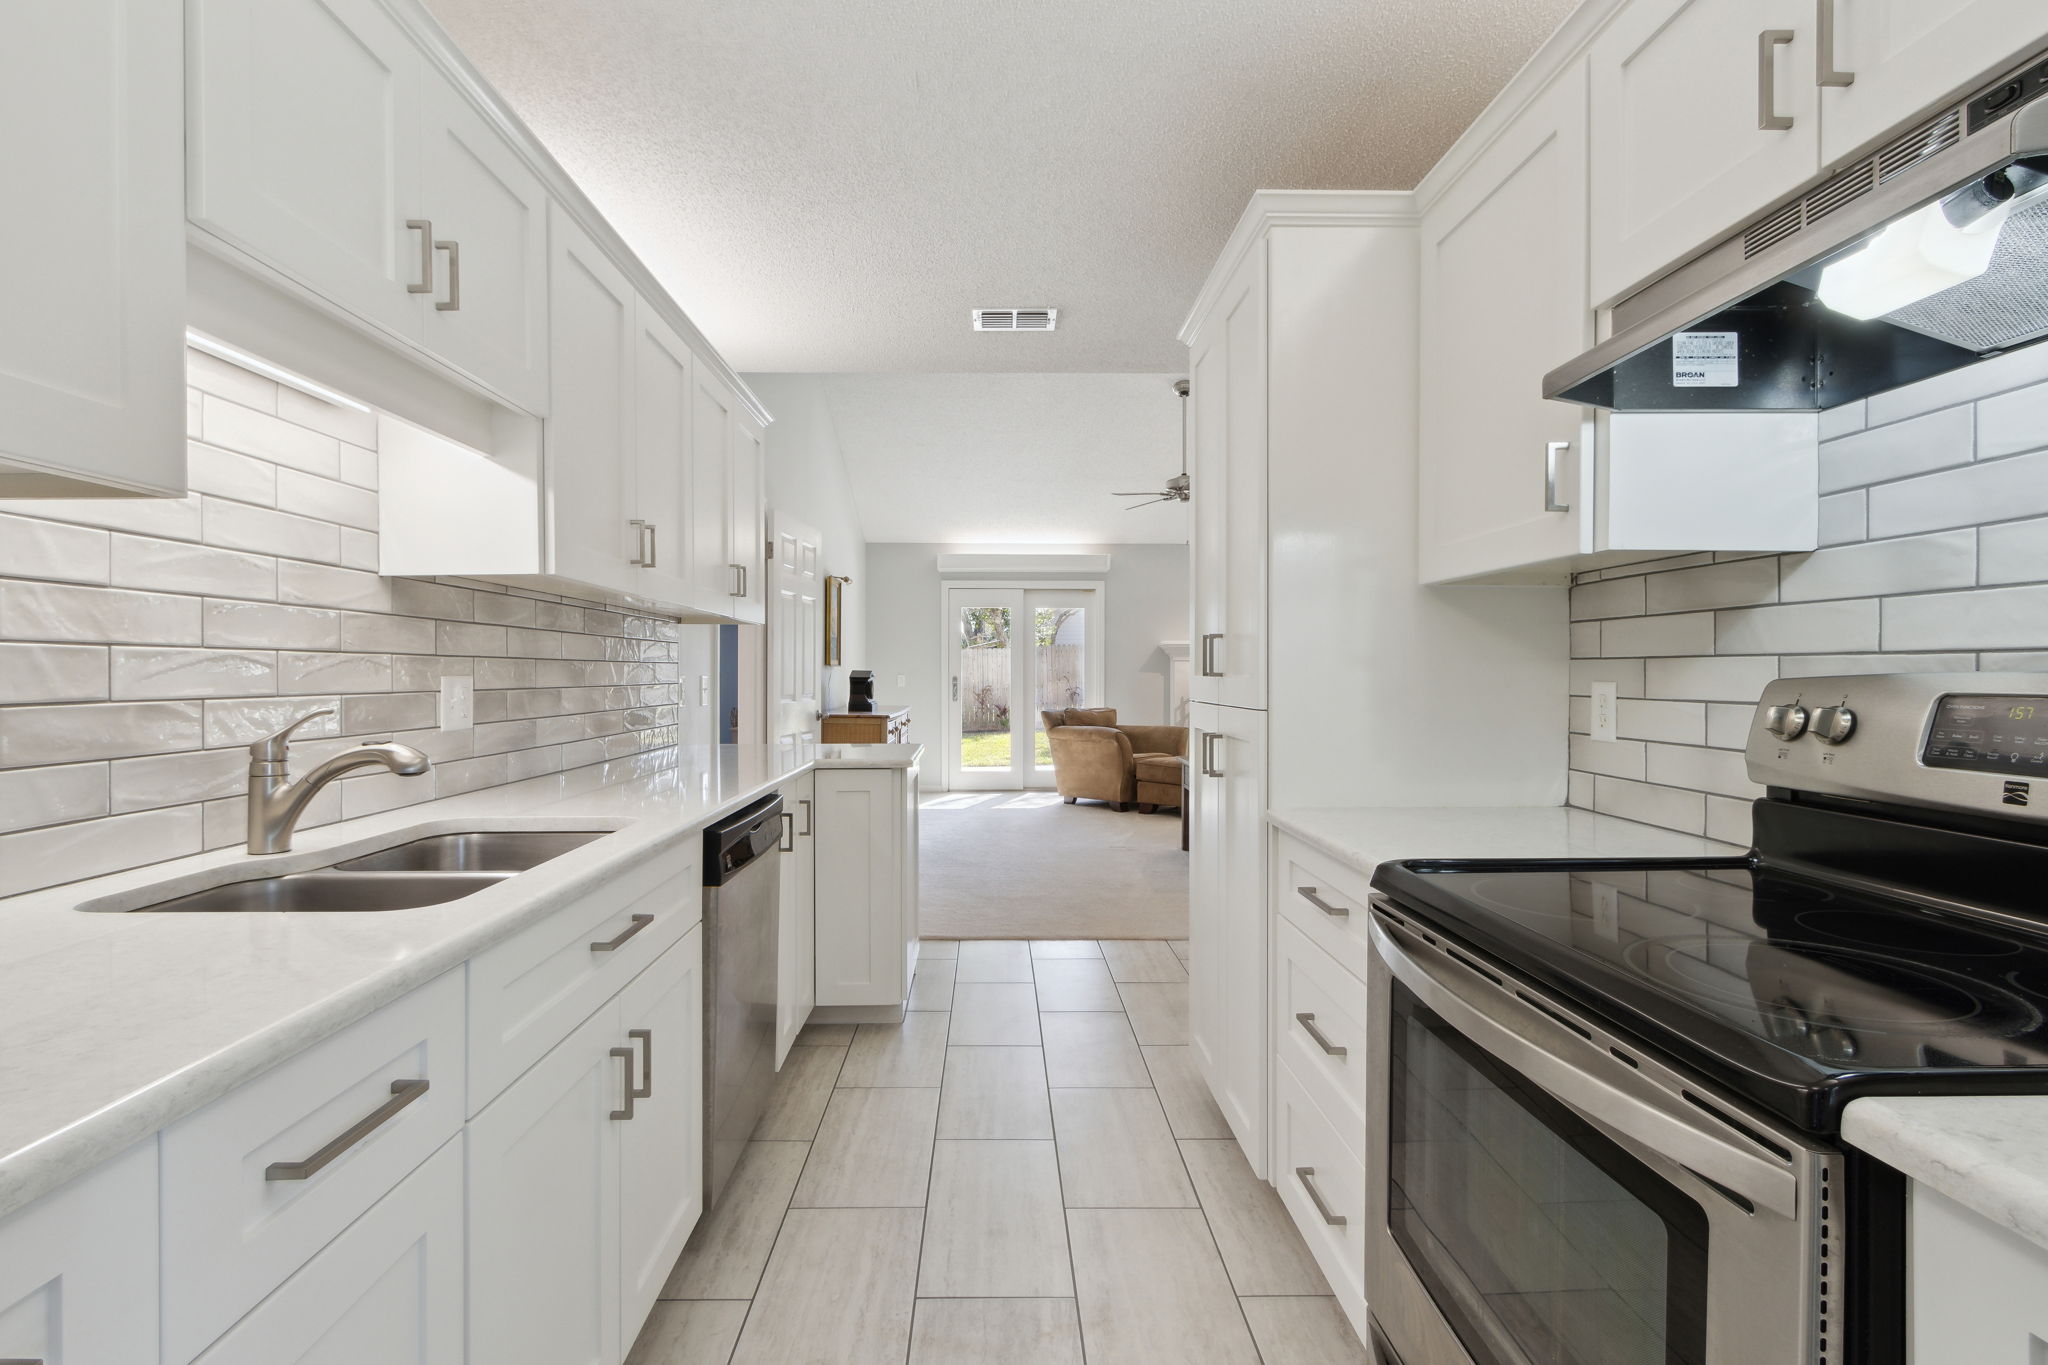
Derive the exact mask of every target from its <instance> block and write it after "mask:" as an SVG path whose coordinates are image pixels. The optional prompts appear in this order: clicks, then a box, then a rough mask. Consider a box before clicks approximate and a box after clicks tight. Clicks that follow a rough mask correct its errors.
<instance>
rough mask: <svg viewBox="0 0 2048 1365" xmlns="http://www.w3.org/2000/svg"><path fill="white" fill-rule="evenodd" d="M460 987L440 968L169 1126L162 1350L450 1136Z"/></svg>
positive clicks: (214, 1324) (209, 1336)
mask: <svg viewBox="0 0 2048 1365" xmlns="http://www.w3.org/2000/svg"><path fill="white" fill-rule="evenodd" d="M462 994H463V981H462V973H461V972H460V971H451V972H448V973H446V974H445V975H443V976H441V977H439V978H437V979H436V980H434V981H432V982H429V983H428V984H427V985H425V986H422V987H421V988H420V989H418V990H416V991H414V992H413V993H412V994H411V995H408V996H406V997H405V998H404V999H402V1000H398V1001H394V1002H393V1003H392V1004H389V1005H386V1006H385V1007H384V1008H383V1009H381V1010H379V1011H377V1012H376V1013H375V1014H373V1015H371V1016H369V1017H368V1018H367V1019H362V1020H358V1021H357V1022H356V1023H354V1024H351V1025H350V1026H349V1027H348V1028H346V1029H344V1030H343V1031H342V1032H340V1033H337V1034H335V1035H334V1036H333V1037H331V1038H328V1039H325V1040H324V1041H322V1042H319V1043H316V1044H315V1045H314V1046H312V1047H310V1048H308V1049H307V1050H306V1051H304V1052H302V1053H300V1054H299V1055H298V1056H296V1057H293V1058H291V1059H290V1060H289V1061H287V1062H285V1063H283V1064H282V1065H280V1066H277V1067H275V1068H273V1069H272V1070H270V1071H267V1072H265V1073H264V1074H263V1075H261V1076H259V1077H257V1078H256V1079H255V1080H253V1081H251V1082H249V1083H248V1084H247V1085H244V1086H242V1087H240V1088H239V1089H237V1090H235V1091H234V1092H232V1093H231V1094H228V1095H225V1096H223V1097H222V1098H220V1099H218V1100H216V1101H214V1102H213V1103H212V1104H210V1105H208V1106H207V1107H206V1108H204V1109H202V1110H200V1111H199V1112H198V1113H196V1114H193V1115H191V1116H189V1117H187V1118H185V1119H182V1120H180V1121H179V1122H178V1123H176V1124H174V1125H172V1126H171V1127H169V1128H166V1129H165V1130H164V1132H163V1139H162V1162H163V1245H164V1266H163V1333H164V1359H166V1360H169V1361H184V1360H190V1359H191V1358H192V1357H193V1356H194V1355H196V1354H197V1353H198V1352H199V1350H200V1349H201V1348H202V1347H204V1346H205V1345H206V1344H207V1343H208V1342H210V1341H212V1340H213V1339H214V1338H216V1337H218V1336H219V1335H220V1334H221V1333H222V1332H223V1331H224V1330H226V1329H227V1327H228V1326H229V1325H230V1324H232V1323H233V1322H234V1321H235V1320H236V1319H237V1318H239V1317H241V1316H242V1315H243V1314H244V1313H246V1312H248V1311H249V1309H250V1308H252V1307H253V1306H255V1304H256V1303H257V1302H258V1301H260V1300H261V1299H262V1298H263V1296H264V1295H266V1294H268V1293H269V1292H270V1291H271V1290H273V1289H275V1288H276V1287H277V1286H278V1285H279V1284H280V1283H282V1282H283V1281H284V1279H285V1278H286V1277H287V1276H289V1275H290V1274H291V1273H292V1272H293V1271H295V1270H297V1269H298V1268H299V1267H300V1266H302V1265H304V1264H305V1263H306V1262H307V1260H308V1259H309V1258H310V1257H311V1256H312V1255H313V1254H314V1253H315V1252H317V1251H319V1250H320V1248H322V1247H324V1246H326V1245H327V1244H328V1243H329V1242H331V1241H333V1240H334V1238H335V1237H336V1235H338V1234H339V1233H340V1232H341V1230H342V1229H343V1228H345V1227H347V1226H348V1225H349V1224H350V1223H353V1222H354V1221H355V1220H356V1219H357V1218H358V1217H360V1216H361V1215H362V1213H363V1212H364V1210H366V1209H368V1208H369V1207H370V1206H371V1205H372V1204H374V1203H376V1202H377V1201H378V1200H379V1199H381V1198H383V1197H384V1195H385V1194H387V1193H388V1192H389V1191H390V1190H391V1189H392V1188H393V1187H394V1186H395V1185H397V1184H398V1183H399V1181H401V1180H403V1179H404V1178H405V1177H406V1175H407V1174H409V1173H410V1172H411V1171H412V1170H414V1169H415V1168H416V1167H417V1166H419V1164H420V1163H421V1162H422V1161H424V1160H425V1159H426V1158H427V1157H428V1156H429V1155H430V1154H431V1153H432V1152H433V1151H434V1150H435V1149H436V1148H438V1147H439V1146H441V1144H443V1143H444V1142H446V1141H447V1140H448V1139H449V1138H450V1137H452V1136H454V1134H455V1133H456V1131H457V1130H458V1129H459V1128H460V1127H461V1126H462V1115H463V1110H464V1104H463V1084H464V1072H463V1036H462V1034H463V1009H462ZM420 1082H425V1083H426V1084H425V1086H424V1087H423V1088H422V1087H420ZM315 1167H317V1169H314V1168H315Z"/></svg>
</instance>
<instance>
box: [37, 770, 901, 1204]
mask: <svg viewBox="0 0 2048 1365" xmlns="http://www.w3.org/2000/svg"><path fill="white" fill-rule="evenodd" d="M922 752H923V749H922V746H920V745H915V744H896V745H886V744H861V745H799V746H788V747H781V746H771V745H719V746H716V747H694V748H681V749H676V750H663V751H656V754H654V755H640V756H638V757H637V758H635V759H629V760H622V761H619V762H614V763H608V764H599V765H595V766H592V767H588V768H578V769H574V770H572V771H570V772H566V773H557V774H551V775H549V776H546V777H536V778H532V779H529V780H527V781H524V782H517V783H513V784H511V785H509V786H503V787H493V788H490V789H488V790H485V791H477V792H468V793H465V794H463V795H460V796H452V797H447V798H444V799H441V800H436V801H427V802H421V803H419V804H417V805H411V806H405V807H401V808H399V809H396V810H389V811H385V812H382V813H380V814H377V815H370V816H364V817H362V818H361V819H356V820H346V821H342V822H339V823H337V824H332V825H323V826H320V827H319V828H316V829H310V830H302V831H300V832H299V834H298V836H297V837H296V839H295V840H294V844H293V851H292V852H290V853H285V854H277V855H273V856H270V857H266V858H262V859H260V860H259V859H252V858H251V857H249V855H248V854H246V853H244V852H243V851H242V850H241V848H240V847H239V846H237V847H232V848H225V849H218V850H215V851H214V852H211V853H204V854H198V855H195V856H193V857H189V858H181V859H178V860H176V861H174V862H167V863H157V864H153V865H151V866H149V867H141V868H134V869H131V870H129V871H126V872H119V873H115V874H112V875H110V876H104V877H95V878H92V879H90V880H87V881H80V882H73V883H71V884H69V885H66V886H57V887H50V888H48V889H45V890H41V891H34V892H30V893H28V894H26V895H21V896H13V897H9V898H6V899H0V1217H5V1216H6V1215H7V1214H9V1213H11V1212H13V1211H14V1210H16V1209H18V1208H21V1207H22V1206H23V1205H25V1204H27V1203H29V1202H30V1201H31V1200H33V1199H35V1198H36V1197H37V1196H39V1195H41V1194H44V1193H46V1192H48V1191H50V1190H53V1189H55V1188H56V1187H57V1186H59V1185H61V1184H63V1183H64V1182H65V1181H67V1180H70V1179H71V1178H73V1177H75V1176H77V1175H80V1174H82V1173H84V1172H85V1171H87V1170H90V1169H91V1168H92V1167H94V1166H96V1165H98V1164H100V1163H101V1162H103V1161H105V1160H107V1159H108V1158H110V1157H112V1156H114V1155H116V1154H118V1153H119V1152H121V1151H122V1150H124V1149H125V1148H127V1147H129V1146H131V1145H133V1144H134V1143H136V1142H139V1141H141V1140H142V1139H144V1138H147V1137H149V1136H150V1135H151V1134H153V1133H155V1132H156V1131H158V1130H159V1129H161V1128H163V1127H165V1126H166V1125H167V1124H170V1123H171V1122H173V1121H175V1120H176V1119H178V1118H180V1117H182V1116H183V1115H185V1114H189V1113H191V1112H192V1111H194V1110H196V1109H198V1108H200V1107H201V1106H202V1105H204V1104H206V1103H208V1102H209V1101H211V1100H213V1099H216V1098H218V1097H219V1096H221V1095H224V1094H226V1093H227V1092H228V1091H229V1090H232V1089H233V1088H234V1087H235V1086H237V1085H239V1084H241V1083H242V1082H243V1081H246V1080H248V1079H249V1078H250V1077H252V1076H254V1075H255V1074H257V1073H258V1072H261V1071H263V1070H265V1069H267V1068H268V1067H270V1066H273V1065H275V1064H276V1063H278V1062H280V1061H282V1060H284V1059H285V1058H287V1057H289V1056H291V1055H292V1054H294V1053H296V1052H299V1051H302V1050H303V1049H305V1048H306V1047H309V1046H310V1045H312V1044H313V1043H315V1042H318V1041H319V1040H320V1039H322V1038H325V1037H327V1036H329V1035H331V1034H333V1033H335V1032H336V1031H338V1030H339V1029H341V1028H343V1027H345V1026H346V1025H348V1024H350V1023H353V1022H354V1021H355V1020H357V1019H360V1018H362V1017H363V1016H365V1015H367V1014H369V1013H371V1012H372V1011H373V1010H375V1009H377V1008H378V1007H379V1006H381V1005H384V1004H387V1003H389V1002H390V1001H392V1000H395V999H397V998H398V997H399V996H402V995H404V994H406V993H407V992H408V991H411V990H413V989H414V988H415V987H418V986H420V985H423V984H424V983H426V982H428V981H430V980H432V979H433V978H435V977H436V976H439V975H440V974H441V973H443V972H445V971H448V970H450V969H452V968H454V967H457V966H459V965H461V964H462V963H463V962H465V961H467V960H468V959H469V958H471V957H474V956H475V955H476V954H477V953H478V952H480V951H481V950H483V949H484V948H487V947H489V946H490V945H491V944H493V943H495V942H497V941H498V940H500V939H503V938H505V937H507V936H508V935H510V934H512V933H514V932H515V931H517V930H519V929H521V928H523V927H524V926H526V925H528V924H531V923H533V922H535V921H536V920H539V919H542V918H545V917H546V916H547V915H549V914H552V913H553V912H555V911H556V910H558V909H560V908H561V907H562V906H563V905H565V904H567V903H569V902H571V901H573V900H575V899H576V898H578V897H579V896H582V895H584V894H586V893H587V892H588V891H589V890H591V889H592V888H594V887H596V886H597V885H599V884H601V883H602V882H604V881H606V880H608V879H610V878H612V877H614V876H616V875H617V874H618V873H619V872H622V871H624V870H626V869H628V868H631V867H633V866H636V865H638V864H640V863H642V862H645V861H646V860H648V859H650V858H653V857H655V856H657V855H658V854H660V853H662V852H663V851H665V850H667V849H670V848H673V847H675V846H676V844H677V843H678V842H679V841H681V840H683V839H686V838H689V837H692V836H693V835H695V834H696V833H697V832H698V831H700V830H701V829H702V828H703V827H704V826H705V825H706V824H709V823H710V822H711V821H712V820H715V819H717V818H718V817H719V816H721V815H725V814H728V813H730V812H731V811H734V810H737V809H739V808H740V807H741V806H744V805H746V804H747V803H748V802H750V801H753V800H756V799H758V798H759V797H761V796H764V795H766V794H767V793H768V792H770V791H772V790H774V789H775V788H776V787H777V786H780V785H781V784H783V783H785V782H787V781H789V780H790V779H792V778H794V777H797V776H799V775H801V774H802V773H804V772H807V771H809V770H811V769H814V768H880V767H893V768H905V767H909V766H911V765H912V764H914V763H916V762H917V761H918V758H919V757H920V755H921V754H922ZM657 756H658V757H659V760H660V761H664V762H665V761H666V760H668V759H669V758H670V757H671V756H672V757H673V758H674V763H673V765H672V766H666V767H655V766H653V765H652V764H650V763H649V761H648V760H649V759H651V758H656V757H657ZM478 829H551V830H604V831H607V832H609V837H607V838H603V839H599V840H596V841H594V842H592V843H590V844H587V845H585V846H583V847H581V848H578V849H575V850H573V851H572V852H569V853H566V854H564V855H562V856H561V857H559V858H556V859H553V860H551V861H549V862H546V863H543V864H541V865H540V866H538V867H536V868H533V869H531V870H530V871H527V872H522V873H520V874H518V875H517V876H514V877H509V878H507V879H506V880H505V881H503V882H500V883H499V884H497V885H495V886H492V887H490V888H488V889H486V890H484V891H480V892H478V893H477V894H475V895H473V896H468V897H465V898H463V899H461V900H458V901H451V902H449V903H447V904H444V905H433V906H423V907H420V908H418V909H411V910H394V911H383V912H374V913H372V912H360V913H347V912H344V913H320V914H302V915H289V914H264V913H254V914H231V913H222V914H171V915H131V914H121V913H92V912H90V911H84V910H81V909H80V908H79V907H80V906H81V905H84V904H86V903H89V902H101V903H105V904H110V905H115V906H122V905H135V904H148V903H151V902H153V901H154V900H157V899H160V897H158V896H154V895H150V894H147V892H148V891H149V889H150V888H152V887H155V886H158V885H160V884H162V883H164V882H169V881H173V880H178V881H180V883H181V889H196V887H197V886H202V885H218V884H220V883H224V882H230V881H236V880H240V879H242V878H244V877H246V876H247V875H248V874H249V872H250V870H251V869H252V868H253V867H256V866H259V865H260V866H261V867H262V869H263V870H264V871H265V872H266V873H273V872H293V871H302V870H305V869H307V868H312V867H320V866H325V865H327V864H330V863H333V862H336V861H339V860H340V859H341V858H344V857H348V856H353V855H354V854H355V853H358V852H368V851H370V850H372V849H376V848H382V847H387V846H389V845H390V844H392V843H397V842H403V838H402V837H394V836H403V837H413V836H416V835H423V834H436V833H444V832H451V831H458V830H478Z"/></svg>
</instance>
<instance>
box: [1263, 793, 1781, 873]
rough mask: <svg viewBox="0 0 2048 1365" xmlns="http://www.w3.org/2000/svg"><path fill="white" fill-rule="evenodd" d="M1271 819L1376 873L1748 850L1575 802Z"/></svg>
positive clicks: (1324, 812)
mask: <svg viewBox="0 0 2048 1365" xmlns="http://www.w3.org/2000/svg"><path fill="white" fill-rule="evenodd" d="M1266 818H1267V821H1268V822H1269V823H1270V824H1271V825H1272V826H1273V828H1275V829H1277V830H1279V831H1280V832H1281V833H1282V834H1290V835H1293V836H1294V837H1295V838H1297V839H1299V840H1301V841H1302V842H1303V843H1305V844H1307V845H1308V846H1309V847H1310V848H1313V849H1315V850H1316V851H1317V852H1318V853H1322V854H1325V855H1327V856H1329V857H1332V858H1335V859H1337V860H1338V861H1339V862H1343V863H1348V864H1350V865H1351V866H1352V867H1355V868H1357V869H1358V870H1359V871H1361V872H1365V873H1370V872H1371V871H1372V870H1373V869H1374V868H1376V867H1378V866H1379V865H1380V864H1381V863H1385V862H1392V861H1394V860H1395V859H1398V858H1726V857H1731V856H1740V855H1741V854H1742V853H1744V852H1745V851H1746V850H1744V849H1740V848H1737V847H1735V846H1734V845H1733V844H1724V843H1721V842H1719V841H1717V840H1714V839H1702V838H1700V837H1698V836H1697V835H1692V834H1679V833H1677V832H1675V831H1673V830H1668V829H1660V828H1658V827H1657V826H1655V825H1645V824H1641V823H1639V822H1637V821H1634V820H1623V819H1621V818H1619V817H1618V816H1613V815H1600V814H1597V813H1595V812H1593V811H1589V810H1577V809H1574V808H1572V807H1569V806H1416V807H1395V806H1347V807H1323V808H1319V809H1307V810H1275V811H1271V812H1269V813H1268V815H1267V817H1266Z"/></svg>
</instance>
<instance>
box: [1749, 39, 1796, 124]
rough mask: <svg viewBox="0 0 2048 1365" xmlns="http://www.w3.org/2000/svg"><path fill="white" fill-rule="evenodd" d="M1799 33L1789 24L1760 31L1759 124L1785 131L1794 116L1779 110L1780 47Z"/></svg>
mask: <svg viewBox="0 0 2048 1365" xmlns="http://www.w3.org/2000/svg"><path fill="white" fill-rule="evenodd" d="M1798 36H1799V35H1797V34H1795V33H1794V32H1793V31H1792V30H1791V29H1789V28H1767V29H1765V30H1764V31H1763V32H1762V33H1759V34H1757V35H1756V126H1757V127H1758V128H1760V129H1762V130H1763V131H1764V132H1766V133H1782V132H1784V131H1785V130H1786V129H1787V128H1790V127H1791V126H1792V116H1791V115H1790V114H1781V113H1779V112H1778V49H1779V48H1780V47H1783V46H1785V45H1786V44H1788V43H1790V42H1791V41H1792V40H1793V39H1794V38H1796V37H1798Z"/></svg>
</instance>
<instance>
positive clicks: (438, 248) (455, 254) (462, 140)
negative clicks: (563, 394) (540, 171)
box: [421, 69, 548, 413]
mask: <svg viewBox="0 0 2048 1365" xmlns="http://www.w3.org/2000/svg"><path fill="white" fill-rule="evenodd" d="M421 105H422V111H421V112H422V119H421V131H422V137H421V142H422V158H423V170H424V175H425V179H426V183H425V186H424V196H423V198H424V200H425V204H426V208H425V211H424V215H423V216H425V217H426V218H428V219H429V220H431V221H432V223H433V224H434V241H435V256H436V258H437V269H436V271H435V277H434V286H435V288H434V293H433V295H432V298H431V301H430V303H429V305H428V307H427V310H426V314H425V317H426V342H427V346H428V347H429V348H430V349H431V350H433V351H434V352H435V353H436V354H437V355H439V356H441V357H442V358H443V359H444V360H446V361H448V362H449V363H450V364H452V365H454V366H456V367H457V368H458V369H461V370H464V371H467V372H468V373H469V374H471V375H473V376H475V377H476V378H477V379H478V380H480V381H482V382H483V383H485V384H487V385H489V386H490V387H491V388H493V389H495V390H496V391H497V392H499V393H500V394H503V395H504V396H505V397H506V398H508V399H510V400H511V401H512V402H514V403H517V404H518V405H520V406H521V407H524V408H526V409H528V410H529V411H532V412H536V413H544V412H546V411H547V403H548V298H547V287H548V195H547V191H546V190H545V189H544V188H543V187H542V185H541V183H540V180H539V179H538V178H537V177H536V176H535V175H534V174H533V172H532V171H530V170H528V169H527V167H526V164H525V163H524V162H523V161H521V160H520V159H519V157H518V156H517V155H516V154H515V153H514V152H513V150H512V148H511V147H510V146H509V145H507V143H506V142H505V140H504V139H503V138H501V137H499V136H498V134H497V132H496V131H495V130H493V129H492V128H491V126H490V125H489V124H487V123H485V122H484V118H483V115H481V114H479V113H477V111H476V107H475V106H474V105H472V104H471V103H470V102H469V101H468V100H466V99H464V98H463V97H462V95H461V94H460V93H459V92H458V91H457V90H456V89H455V87H454V86H453V85H452V84H450V83H449V81H448V80H447V79H446V78H445V77H444V76H442V75H441V73H440V72H438V71H435V70H432V69H428V70H426V72H425V73H424V76H423V78H422V98H421ZM444 242H445V243H447V245H446V246H442V245H440V244H441V243H444Z"/></svg>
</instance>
